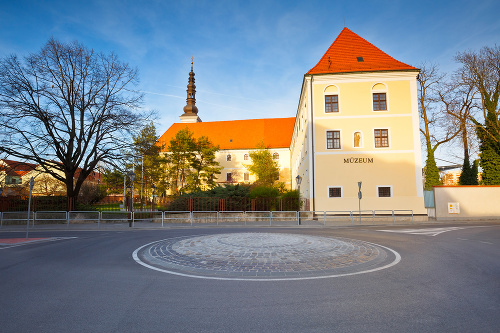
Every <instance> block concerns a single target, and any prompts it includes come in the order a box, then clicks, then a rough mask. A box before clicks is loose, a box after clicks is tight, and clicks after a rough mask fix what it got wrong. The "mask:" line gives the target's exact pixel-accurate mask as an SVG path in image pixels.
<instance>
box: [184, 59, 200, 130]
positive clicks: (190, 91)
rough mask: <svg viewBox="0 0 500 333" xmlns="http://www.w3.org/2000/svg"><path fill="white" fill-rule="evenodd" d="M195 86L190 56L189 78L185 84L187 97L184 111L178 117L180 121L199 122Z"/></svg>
mask: <svg viewBox="0 0 500 333" xmlns="http://www.w3.org/2000/svg"><path fill="white" fill-rule="evenodd" d="M195 94H196V86H195V85H194V71H193V58H192V57H191V72H189V79H188V85H187V99H186V106H185V107H184V113H183V114H182V116H180V117H179V118H180V119H181V123H199V122H201V119H200V117H198V108H197V107H196V97H195Z"/></svg>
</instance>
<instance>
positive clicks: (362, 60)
mask: <svg viewBox="0 0 500 333" xmlns="http://www.w3.org/2000/svg"><path fill="white" fill-rule="evenodd" d="M356 59H357V60H358V62H364V61H365V60H364V59H363V57H356Z"/></svg>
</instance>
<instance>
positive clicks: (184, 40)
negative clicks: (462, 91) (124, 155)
mask: <svg viewBox="0 0 500 333" xmlns="http://www.w3.org/2000/svg"><path fill="white" fill-rule="evenodd" d="M499 12H500V1H498V0H496V1H481V0H479V1H460V0H459V1H384V0H379V1H361V0H359V1H272V0H267V1H181V0H179V1H159V0H158V1H139V0H135V1H128V0H125V1H117V0H99V1H89V0H87V1H71V0H66V1H23V0H18V1H7V0H0V31H1V32H2V33H1V34H0V57H4V56H7V55H10V54H13V53H14V54H18V55H26V54H28V53H29V52H37V51H38V50H39V49H40V48H41V47H42V46H43V45H44V44H45V42H46V41H47V40H48V39H49V38H50V37H54V38H56V39H59V40H61V41H67V42H70V41H74V40H78V41H79V42H80V43H82V44H84V45H86V46H88V47H90V48H93V49H95V50H97V51H104V52H106V53H107V52H111V51H114V52H115V53H116V54H117V55H118V56H119V58H120V59H121V60H122V61H125V62H128V63H129V64H131V65H132V66H135V67H137V68H138V69H139V74H140V87H139V89H140V90H142V91H145V92H147V93H146V94H145V101H144V108H146V109H148V110H149V109H152V110H156V111H157V112H158V116H159V117H158V121H157V129H158V132H159V133H163V132H164V131H165V130H166V129H167V128H168V127H169V126H170V125H171V124H172V123H173V122H177V121H178V119H179V118H178V117H179V116H180V115H181V114H182V108H183V107H184V105H185V99H186V84H187V78H188V72H189V69H190V60H191V56H194V68H195V73H196V86H197V94H196V97H197V106H198V109H199V116H200V118H201V119H202V120H203V121H217V120H232V119H252V118H271V117H293V116H295V113H296V110H297V103H298V98H299V93H300V88H301V84H302V79H303V75H304V73H306V72H307V71H308V70H309V69H310V68H312V67H313V66H314V65H315V64H316V63H317V61H318V60H319V59H320V58H321V56H322V55H323V54H324V52H325V51H326V50H327V48H328V47H329V46H330V44H331V43H332V42H333V41H334V39H335V38H336V36H337V35H338V34H339V33H340V31H341V30H342V28H343V27H344V22H345V26H347V27H348V28H349V29H351V30H352V31H353V32H355V33H357V34H358V35H360V36H361V37H363V38H365V39H367V40H368V41H370V42H371V43H373V44H374V45H376V46H377V47H379V48H380V49H382V50H383V51H385V52H386V53H388V54H389V55H391V56H393V57H394V58H396V59H398V60H400V61H403V62H405V63H407V64H410V65H413V66H417V67H418V65H419V64H421V63H422V62H424V61H427V62H433V63H436V64H438V65H439V66H440V68H441V69H442V70H443V71H446V72H452V71H453V70H454V69H456V68H457V65H456V64H455V63H454V60H453V57H454V55H455V54H456V53H457V52H459V51H464V50H467V49H476V50H477V49H479V48H481V47H482V46H485V45H494V44H495V43H498V42H499V37H500V20H499V19H498V13H499Z"/></svg>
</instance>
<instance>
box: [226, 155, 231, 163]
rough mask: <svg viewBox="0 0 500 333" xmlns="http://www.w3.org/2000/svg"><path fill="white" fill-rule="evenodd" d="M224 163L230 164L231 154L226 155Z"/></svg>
mask: <svg viewBox="0 0 500 333" xmlns="http://www.w3.org/2000/svg"><path fill="white" fill-rule="evenodd" d="M226 161H228V162H231V154H227V156H226Z"/></svg>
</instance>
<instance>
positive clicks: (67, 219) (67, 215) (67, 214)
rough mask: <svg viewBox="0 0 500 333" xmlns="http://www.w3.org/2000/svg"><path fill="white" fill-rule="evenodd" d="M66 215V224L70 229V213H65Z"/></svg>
mask: <svg viewBox="0 0 500 333" xmlns="http://www.w3.org/2000/svg"><path fill="white" fill-rule="evenodd" d="M65 213H66V223H67V227H68V228H69V211H67V212H65Z"/></svg>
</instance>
